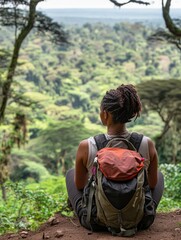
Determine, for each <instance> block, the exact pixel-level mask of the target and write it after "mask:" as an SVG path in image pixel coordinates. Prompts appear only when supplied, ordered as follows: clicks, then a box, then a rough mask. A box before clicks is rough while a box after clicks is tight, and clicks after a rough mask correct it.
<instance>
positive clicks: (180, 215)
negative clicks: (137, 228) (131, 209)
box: [0, 210, 181, 240]
mask: <svg viewBox="0 0 181 240" xmlns="http://www.w3.org/2000/svg"><path fill="white" fill-rule="evenodd" d="M117 238H118V237H113V236H111V235H110V233H108V232H99V233H95V232H94V233H92V232H91V231H88V230H86V229H84V228H83V227H81V226H80V224H79V221H78V219H77V218H68V217H63V216H61V215H60V214H56V215H55V216H54V217H53V218H50V219H49V221H47V222H46V223H45V224H43V225H42V226H41V227H40V228H39V229H38V230H37V231H34V232H33V231H26V230H25V231H20V232H19V233H16V234H6V235H2V236H0V240H8V239H11V240H20V239H27V240H41V239H50V240H53V239H54V240H57V239H62V240H71V239H72V240H74V239H75V240H96V239H97V240H115V239H117ZM123 239H125V238H123ZM129 239H130V238H129ZM133 239H134V240H137V239H139V240H146V239H154V240H181V210H177V211H175V212H170V213H158V214H157V216H156V219H155V222H154V224H153V225H152V226H151V227H150V228H149V229H148V230H146V231H141V232H138V233H137V234H136V235H135V236H134V237H133Z"/></svg>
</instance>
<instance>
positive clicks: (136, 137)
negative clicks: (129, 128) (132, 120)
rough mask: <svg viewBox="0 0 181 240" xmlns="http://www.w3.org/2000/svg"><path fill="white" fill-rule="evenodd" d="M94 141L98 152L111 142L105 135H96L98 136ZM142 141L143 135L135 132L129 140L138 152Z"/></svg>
mask: <svg viewBox="0 0 181 240" xmlns="http://www.w3.org/2000/svg"><path fill="white" fill-rule="evenodd" d="M94 139H95V142H96V146H97V150H100V149H102V148H104V147H105V146H106V145H107V143H108V142H109V141H110V140H108V139H107V138H106V136H105V134H99V135H96V136H94ZM142 139H143V134H139V133H136V132H133V133H131V136H130V138H129V139H128V140H129V141H130V142H131V143H132V144H133V146H134V147H135V148H136V150H137V151H138V150H139V147H140V144H141V141H142Z"/></svg>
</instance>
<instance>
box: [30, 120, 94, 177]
mask: <svg viewBox="0 0 181 240" xmlns="http://www.w3.org/2000/svg"><path fill="white" fill-rule="evenodd" d="M94 134H96V132H94V131H93V130H88V129H86V128H85V126H84V124H83V123H81V122H80V121H77V120H69V121H65V120H64V121H63V120H62V121H61V122H58V123H53V124H50V125H49V127H48V128H46V129H45V130H43V131H42V132H41V133H40V134H39V135H40V136H39V137H38V138H37V139H35V140H34V142H33V144H32V145H31V146H30V147H29V149H30V150H31V151H33V152H35V153H36V154H37V155H38V156H39V157H40V158H41V159H42V160H43V163H44V165H45V167H46V168H47V169H48V170H49V171H50V172H51V173H53V174H56V175H58V174H60V170H61V173H62V174H65V173H66V171H67V169H68V168H70V167H72V166H73V164H74V161H75V152H76V149H77V147H78V144H79V142H80V141H81V140H82V139H85V138H87V137H89V136H90V135H94Z"/></svg>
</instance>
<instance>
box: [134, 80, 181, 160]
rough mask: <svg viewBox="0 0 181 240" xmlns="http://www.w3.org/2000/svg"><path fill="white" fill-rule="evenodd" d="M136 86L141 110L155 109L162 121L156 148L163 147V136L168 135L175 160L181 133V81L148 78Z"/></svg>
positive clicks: (166, 136)
mask: <svg viewBox="0 0 181 240" xmlns="http://www.w3.org/2000/svg"><path fill="white" fill-rule="evenodd" d="M137 88H138V92H139V95H140V97H141V100H142V103H143V110H144V111H156V112H157V113H158V115H159V116H160V118H161V120H162V121H163V123H164V127H163V130H162V132H161V134H160V135H159V136H157V137H156V145H157V148H158V149H160V148H161V147H163V144H164V140H165V138H168V136H169V137H170V139H171V142H170V143H169V144H172V157H173V161H174V162H176V160H174V159H176V155H177V153H178V152H179V149H180V148H179V144H180V133H181V81H180V80H172V79H171V80H150V81H146V82H143V83H140V84H138V85H137ZM168 133H169V134H168ZM167 142H168V141H167ZM162 143H163V144H162Z"/></svg>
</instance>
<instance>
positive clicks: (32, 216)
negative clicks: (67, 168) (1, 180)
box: [0, 177, 70, 234]
mask: <svg viewBox="0 0 181 240" xmlns="http://www.w3.org/2000/svg"><path fill="white" fill-rule="evenodd" d="M6 187H7V190H8V191H7V192H8V200H7V201H6V202H1V203H0V233H1V234H3V233H5V232H10V231H11V232H12V231H17V230H18V229H36V228H37V227H38V226H39V225H40V224H41V223H43V222H44V221H46V220H47V219H48V218H49V217H51V216H53V215H54V213H56V212H61V213H62V214H66V215H70V212H69V210H68V208H67V204H66V201H67V195H66V191H65V183H64V178H63V177H59V178H55V177H54V178H49V180H46V181H45V182H41V183H40V184H39V185H38V184H35V183H34V184H30V185H27V186H26V185H24V184H23V183H12V182H8V183H7V184H6Z"/></svg>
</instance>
